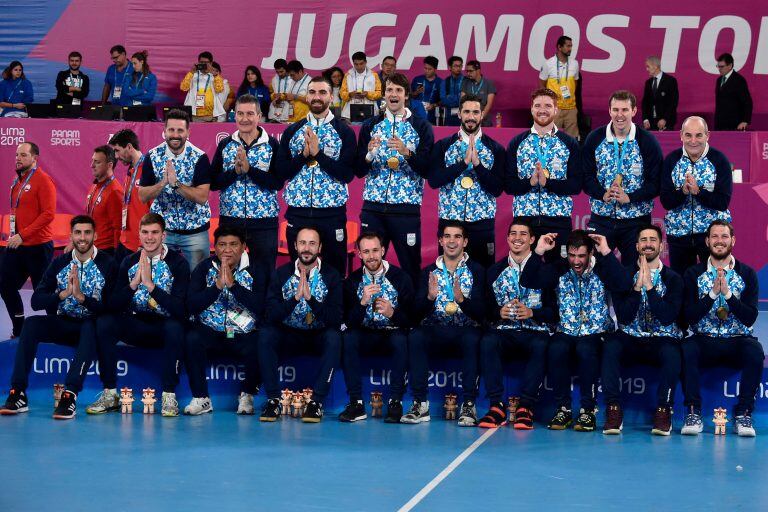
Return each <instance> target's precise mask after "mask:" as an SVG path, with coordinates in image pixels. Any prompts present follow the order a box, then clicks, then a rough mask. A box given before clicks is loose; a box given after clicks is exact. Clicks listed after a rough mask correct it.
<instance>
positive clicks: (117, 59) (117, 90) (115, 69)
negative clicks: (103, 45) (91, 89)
mask: <svg viewBox="0 0 768 512" xmlns="http://www.w3.org/2000/svg"><path fill="white" fill-rule="evenodd" d="M109 55H110V58H111V59H112V62H114V64H112V65H111V66H109V67H108V68H107V73H106V74H105V75H104V88H103V89H102V91H101V102H102V103H112V104H114V105H119V104H120V97H121V96H122V92H123V78H124V77H125V74H126V73H128V74H129V75H130V74H131V73H133V66H131V63H130V62H128V56H127V55H126V53H125V46H123V45H121V44H116V45H115V46H113V47H112V48H110V50H109Z"/></svg>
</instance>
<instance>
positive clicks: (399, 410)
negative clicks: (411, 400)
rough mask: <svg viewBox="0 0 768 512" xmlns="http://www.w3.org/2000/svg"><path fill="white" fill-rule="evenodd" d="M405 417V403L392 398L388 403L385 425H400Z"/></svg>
mask: <svg viewBox="0 0 768 512" xmlns="http://www.w3.org/2000/svg"><path fill="white" fill-rule="evenodd" d="M402 417H403V402H401V401H400V400H395V399H394V398H390V399H389V402H387V415H386V416H385V417H384V423H400V418H402Z"/></svg>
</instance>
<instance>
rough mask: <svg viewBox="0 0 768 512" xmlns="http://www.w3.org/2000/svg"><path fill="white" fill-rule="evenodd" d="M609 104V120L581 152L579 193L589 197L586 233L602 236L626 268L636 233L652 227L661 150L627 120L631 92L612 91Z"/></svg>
mask: <svg viewBox="0 0 768 512" xmlns="http://www.w3.org/2000/svg"><path fill="white" fill-rule="evenodd" d="M608 105H609V109H608V113H609V114H610V116H611V122H610V123H608V124H607V125H606V126H601V127H600V128H597V129H596V130H594V131H593V132H592V133H590V134H589V136H588V137H587V140H586V141H585V142H584V147H583V148H582V153H581V154H582V161H583V164H582V173H583V175H584V191H585V192H586V193H587V194H588V195H589V197H590V199H589V205H590V209H591V212H592V213H591V217H590V219H589V227H590V229H592V230H594V231H596V232H597V233H600V234H601V235H605V237H606V238H607V239H608V244H609V245H610V246H611V249H613V248H618V249H619V252H620V253H621V262H622V263H623V264H624V265H625V266H628V267H629V266H632V265H634V263H635V262H636V261H637V256H638V255H637V248H636V247H635V245H636V242H637V233H638V231H639V230H640V227H641V226H647V225H648V224H650V223H651V211H652V210H653V198H654V197H656V196H657V195H659V188H660V181H661V161H662V154H661V146H659V142H658V141H657V140H656V138H655V137H654V136H653V135H651V134H650V133H649V132H647V131H645V130H643V129H642V128H640V127H638V126H636V125H635V124H634V123H633V122H632V118H633V117H634V116H635V114H636V113H637V99H636V98H635V95H634V94H632V93H631V92H629V91H616V92H614V93H613V94H611V98H610V99H609V100H608Z"/></svg>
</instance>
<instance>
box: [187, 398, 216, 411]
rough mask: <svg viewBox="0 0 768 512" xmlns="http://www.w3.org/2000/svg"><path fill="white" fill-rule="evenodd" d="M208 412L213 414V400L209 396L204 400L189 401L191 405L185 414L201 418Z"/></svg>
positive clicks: (194, 399)
mask: <svg viewBox="0 0 768 512" xmlns="http://www.w3.org/2000/svg"><path fill="white" fill-rule="evenodd" d="M207 412H213V406H212V405H211V399H210V398H208V397H207V396H204V397H203V398H193V399H192V400H190V401H189V405H188V406H186V407H185V408H184V414H189V415H191V416H199V415H201V414H205V413H207Z"/></svg>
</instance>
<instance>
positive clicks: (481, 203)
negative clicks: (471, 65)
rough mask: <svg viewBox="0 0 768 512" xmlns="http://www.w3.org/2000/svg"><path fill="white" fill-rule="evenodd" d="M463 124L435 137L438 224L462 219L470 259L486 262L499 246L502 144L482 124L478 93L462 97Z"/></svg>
mask: <svg viewBox="0 0 768 512" xmlns="http://www.w3.org/2000/svg"><path fill="white" fill-rule="evenodd" d="M459 109H460V112H459V117H460V118H461V129H460V130H459V133H458V134H455V135H451V136H450V137H446V138H444V139H442V140H439V141H437V142H436V143H435V146H434V148H433V149H432V165H431V166H430V167H431V170H430V175H429V186H430V187H432V188H439V189H440V194H439V198H438V207H437V209H438V216H439V219H440V220H439V222H438V227H439V226H441V225H442V224H444V223H446V222H448V221H458V222H460V223H462V224H463V225H464V228H465V229H466V232H467V238H468V239H469V243H468V244H467V252H468V253H469V254H471V255H472V259H474V260H475V261H476V262H478V263H480V264H481V265H482V266H483V267H485V268H488V267H490V266H491V265H493V263H494V259H495V255H496V248H495V236H496V233H495V231H494V229H495V226H496V221H495V218H496V198H497V197H499V195H501V192H502V189H503V185H504V183H503V173H504V148H503V147H502V146H501V145H500V144H499V143H498V142H496V141H495V140H493V139H491V138H490V137H489V136H487V135H485V134H484V133H483V131H482V129H481V128H480V125H481V123H482V117H483V114H482V108H481V107H480V99H479V98H477V97H476V96H471V95H468V96H464V97H462V98H461V103H460V107H459Z"/></svg>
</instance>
